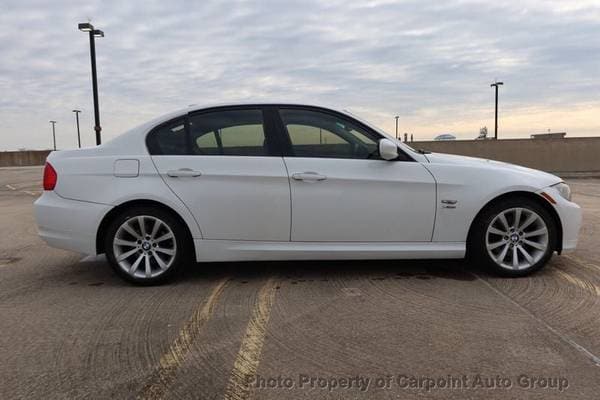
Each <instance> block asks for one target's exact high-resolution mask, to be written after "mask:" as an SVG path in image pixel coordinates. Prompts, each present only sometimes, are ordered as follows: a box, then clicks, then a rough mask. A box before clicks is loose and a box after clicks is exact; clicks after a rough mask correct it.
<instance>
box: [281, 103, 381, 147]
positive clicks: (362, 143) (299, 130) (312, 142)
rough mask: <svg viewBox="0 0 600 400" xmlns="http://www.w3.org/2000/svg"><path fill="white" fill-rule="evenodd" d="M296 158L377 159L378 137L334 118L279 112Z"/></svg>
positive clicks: (317, 113) (296, 111)
mask: <svg viewBox="0 0 600 400" xmlns="http://www.w3.org/2000/svg"><path fill="white" fill-rule="evenodd" d="M280 115H281V119H282V121H283V124H284V125H285V127H286V129H287V132H288V135H289V137H290V142H291V144H292V150H293V153H294V155H295V156H296V157H322V158H355V159H369V158H372V159H373V158H374V159H378V158H379V151H378V141H379V137H377V136H376V135H375V134H373V133H372V132H369V131H366V130H364V129H362V128H360V127H358V126H356V125H355V124H353V123H352V122H350V121H348V120H346V119H343V118H340V117H338V116H336V115H332V114H328V113H324V112H320V111H312V110H302V109H281V110H280Z"/></svg>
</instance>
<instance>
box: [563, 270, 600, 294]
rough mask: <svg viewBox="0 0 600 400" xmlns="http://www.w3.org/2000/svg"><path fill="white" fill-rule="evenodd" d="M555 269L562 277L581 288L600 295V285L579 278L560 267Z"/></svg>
mask: <svg viewBox="0 0 600 400" xmlns="http://www.w3.org/2000/svg"><path fill="white" fill-rule="evenodd" d="M554 270H555V271H556V272H558V274H559V275H560V276H561V277H563V278H564V279H566V280H567V281H569V282H570V283H571V284H573V285H575V286H579V287H580V288H581V289H583V290H585V291H586V292H591V293H593V294H595V295H596V296H600V288H599V287H598V286H596V285H594V284H593V283H591V282H587V281H584V280H582V279H579V278H577V277H575V276H573V275H571V274H569V273H567V272H565V271H561V270H560V269H558V268H555V269H554Z"/></svg>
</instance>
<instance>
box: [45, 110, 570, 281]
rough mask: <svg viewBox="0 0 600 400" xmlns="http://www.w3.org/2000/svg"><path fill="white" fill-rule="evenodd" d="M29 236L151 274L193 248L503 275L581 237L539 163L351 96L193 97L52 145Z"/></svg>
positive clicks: (564, 195)
mask: <svg viewBox="0 0 600 400" xmlns="http://www.w3.org/2000/svg"><path fill="white" fill-rule="evenodd" d="M35 216H36V220H37V224H38V227H39V234H40V236H41V237H42V238H43V239H44V240H46V242H48V243H49V244H50V245H52V246H56V247H59V248H63V249H68V250H72V251H76V252H80V253H87V254H102V253H105V254H106V256H107V259H108V261H109V263H110V265H111V266H112V267H113V268H114V270H115V271H116V272H117V273H118V274H119V275H120V276H122V277H123V278H125V279H127V280H129V281H131V282H134V283H140V284H152V283H158V282H161V281H164V280H166V279H168V278H170V277H172V276H173V275H174V274H175V273H176V272H177V271H179V270H181V269H182V268H183V267H184V266H185V265H186V264H189V263H190V262H193V261H198V262H202V261H251V260H325V259H328V260H329V259H418V258H428V259H433V258H463V257H465V256H469V259H473V260H476V261H477V262H479V263H480V264H482V265H485V266H487V267H489V268H491V269H493V270H494V271H496V272H498V273H500V274H503V275H506V276H522V275H526V274H529V273H531V272H533V271H536V270H538V269H540V268H541V267H542V266H544V264H546V262H547V261H548V260H549V259H550V257H551V256H552V254H553V253H554V252H555V251H556V252H558V253H559V254H560V253H561V252H562V251H566V250H572V249H574V248H575V246H576V244H577V235H578V231H579V227H580V224H581V210H580V208H579V207H578V206H577V205H576V204H574V203H573V202H571V193H570V189H569V187H568V186H567V185H566V184H565V183H564V182H562V181H561V179H560V178H558V177H556V176H554V175H551V174H547V173H544V172H541V171H536V170H532V169H528V168H523V167H519V166H515V165H511V164H506V163H502V162H496V161H490V160H483V159H477V158H469V157H460V156H452V155H445V154H435V153H428V152H425V151H415V150H413V149H412V148H410V147H409V146H407V145H406V144H404V143H401V142H399V141H397V140H395V139H393V138H392V137H389V136H387V135H386V133H384V132H382V131H380V130H378V129H377V128H375V127H373V126H370V125H369V124H367V123H365V122H364V121H361V120H359V119H357V118H356V117H354V116H352V115H351V114H349V113H347V112H342V111H334V110H331V109H326V108H323V107H317V106H307V105H298V104H273V103H270V104H244V105H241V104H237V105H221V106H212V107H205V108H193V109H192V108H190V109H186V110H183V111H180V112H176V113H173V114H170V115H167V116H164V117H162V118H159V119H156V120H154V121H152V122H149V123H147V124H144V125H142V126H139V127H137V128H135V129H132V130H131V131H129V132H127V133H125V134H123V135H121V136H120V137H117V138H116V139H114V140H112V141H110V142H108V143H106V144H103V145H102V146H98V147H94V148H87V149H79V150H64V151H58V152H53V153H51V154H50V156H49V157H48V159H47V163H46V167H45V170H44V193H43V195H42V196H41V197H40V198H39V199H38V200H37V201H36V202H35Z"/></svg>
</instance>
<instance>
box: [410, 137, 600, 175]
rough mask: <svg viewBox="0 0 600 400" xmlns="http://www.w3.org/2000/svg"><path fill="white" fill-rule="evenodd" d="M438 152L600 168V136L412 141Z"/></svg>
mask: <svg viewBox="0 0 600 400" xmlns="http://www.w3.org/2000/svg"><path fill="white" fill-rule="evenodd" d="M408 144H409V145H411V146H412V147H414V148H421V149H425V150H429V151H433V152H437V153H450V154H460V155H465V156H473V157H481V158H489V159H492V160H499V161H506V162H510V163H513V164H519V165H523V166H526V167H531V168H535V169H541V170H543V171H548V172H600V137H585V138H584V137H581V138H565V139H505V140H452V141H439V142H433V141H432V142H413V143H408Z"/></svg>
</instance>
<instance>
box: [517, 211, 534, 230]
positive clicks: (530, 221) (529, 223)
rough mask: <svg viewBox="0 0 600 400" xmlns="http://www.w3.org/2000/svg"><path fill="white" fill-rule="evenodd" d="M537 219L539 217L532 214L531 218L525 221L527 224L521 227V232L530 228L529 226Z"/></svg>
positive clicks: (524, 223)
mask: <svg viewBox="0 0 600 400" xmlns="http://www.w3.org/2000/svg"><path fill="white" fill-rule="evenodd" d="M537 218H538V217H537V215H536V214H533V213H532V214H531V215H530V216H529V217H528V218H527V219H526V220H525V222H523V225H521V226H520V227H519V230H521V231H522V230H523V229H525V228H527V227H528V226H529V225H531V224H532V223H533V221H535V220H536V219H537Z"/></svg>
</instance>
